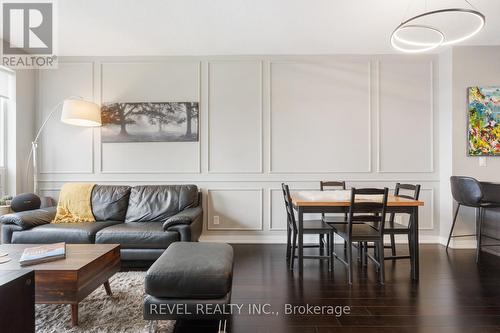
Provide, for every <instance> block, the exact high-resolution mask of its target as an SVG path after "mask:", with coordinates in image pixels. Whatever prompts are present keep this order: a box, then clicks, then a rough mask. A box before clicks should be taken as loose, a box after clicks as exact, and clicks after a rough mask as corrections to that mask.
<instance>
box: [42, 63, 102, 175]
mask: <svg viewBox="0 0 500 333" xmlns="http://www.w3.org/2000/svg"><path fill="white" fill-rule="evenodd" d="M93 84H94V72H93V63H92V62H81V63H80V62H78V63H59V68H58V69H57V70H40V74H39V80H38V96H39V100H38V117H37V118H38V119H37V124H38V126H37V128H38V127H39V126H41V124H42V122H43V120H44V119H45V118H46V117H47V116H48V115H49V113H50V112H51V111H52V110H53V109H54V107H55V106H56V105H57V104H59V103H61V102H62V101H63V100H64V99H66V98H68V97H82V98H84V99H86V100H93V99H94V88H93V87H94V86H93ZM61 108H62V105H60V106H58V109H57V111H56V113H55V114H54V115H53V117H51V119H50V120H49V122H48V123H47V125H46V127H45V129H44V131H43V134H42V136H41V138H40V141H39V143H40V144H39V151H40V155H41V159H40V160H39V163H40V166H39V167H40V173H92V172H93V155H94V154H93V135H92V131H93V129H92V128H87V127H78V126H71V125H67V124H64V123H62V122H61V121H60V118H61Z"/></svg>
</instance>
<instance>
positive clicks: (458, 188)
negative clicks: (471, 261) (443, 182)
mask: <svg viewBox="0 0 500 333" xmlns="http://www.w3.org/2000/svg"><path fill="white" fill-rule="evenodd" d="M450 183H451V194H452V196H453V199H455V201H456V202H457V209H456V210H455V215H454V216H453V224H452V225H451V230H450V235H449V236H448V242H447V243H446V251H448V246H449V245H450V240H451V238H452V237H466V236H474V235H457V236H454V235H453V229H454V228H455V223H456V222H457V216H458V211H459V209H460V207H461V206H466V207H474V208H476V235H475V236H476V240H477V249H476V262H479V253H480V252H481V224H482V222H483V210H484V209H487V208H498V207H500V204H499V203H495V202H487V201H484V200H483V197H484V192H483V188H482V186H481V183H480V182H478V181H477V180H476V179H474V178H472V177H463V176H451V177H450Z"/></svg>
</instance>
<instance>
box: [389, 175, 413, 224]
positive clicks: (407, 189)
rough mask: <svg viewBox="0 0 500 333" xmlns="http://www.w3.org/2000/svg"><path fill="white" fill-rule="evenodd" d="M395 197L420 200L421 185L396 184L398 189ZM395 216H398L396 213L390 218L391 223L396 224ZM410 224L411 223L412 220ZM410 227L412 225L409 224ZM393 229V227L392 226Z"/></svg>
mask: <svg viewBox="0 0 500 333" xmlns="http://www.w3.org/2000/svg"><path fill="white" fill-rule="evenodd" d="M401 190H403V191H404V192H402V191H401ZM394 196H396V197H400V198H406V199H412V200H418V198H419V197H420V185H419V184H417V185H413V184H401V183H396V188H395V189H394ZM395 216H396V214H395V213H391V215H390V216H389V222H390V223H394V219H395ZM409 223H411V219H410V222H409ZM409 226H410V224H408V227H409ZM391 227H393V225H392V224H391Z"/></svg>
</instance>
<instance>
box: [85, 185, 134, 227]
mask: <svg viewBox="0 0 500 333" xmlns="http://www.w3.org/2000/svg"><path fill="white" fill-rule="evenodd" d="M129 197H130V186H113V185H96V186H94V189H93V190H92V213H93V214H94V216H95V218H96V220H98V221H125V216H126V214H127V207H128V200H129Z"/></svg>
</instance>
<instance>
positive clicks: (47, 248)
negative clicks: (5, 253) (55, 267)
mask: <svg viewBox="0 0 500 333" xmlns="http://www.w3.org/2000/svg"><path fill="white" fill-rule="evenodd" d="M64 258H66V243H55V244H47V245H41V246H35V247H28V248H26V249H24V251H23V254H22V256H21V259H19V264H20V265H21V266H29V265H37V264H41V263H44V262H48V261H54V260H59V259H64Z"/></svg>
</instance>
